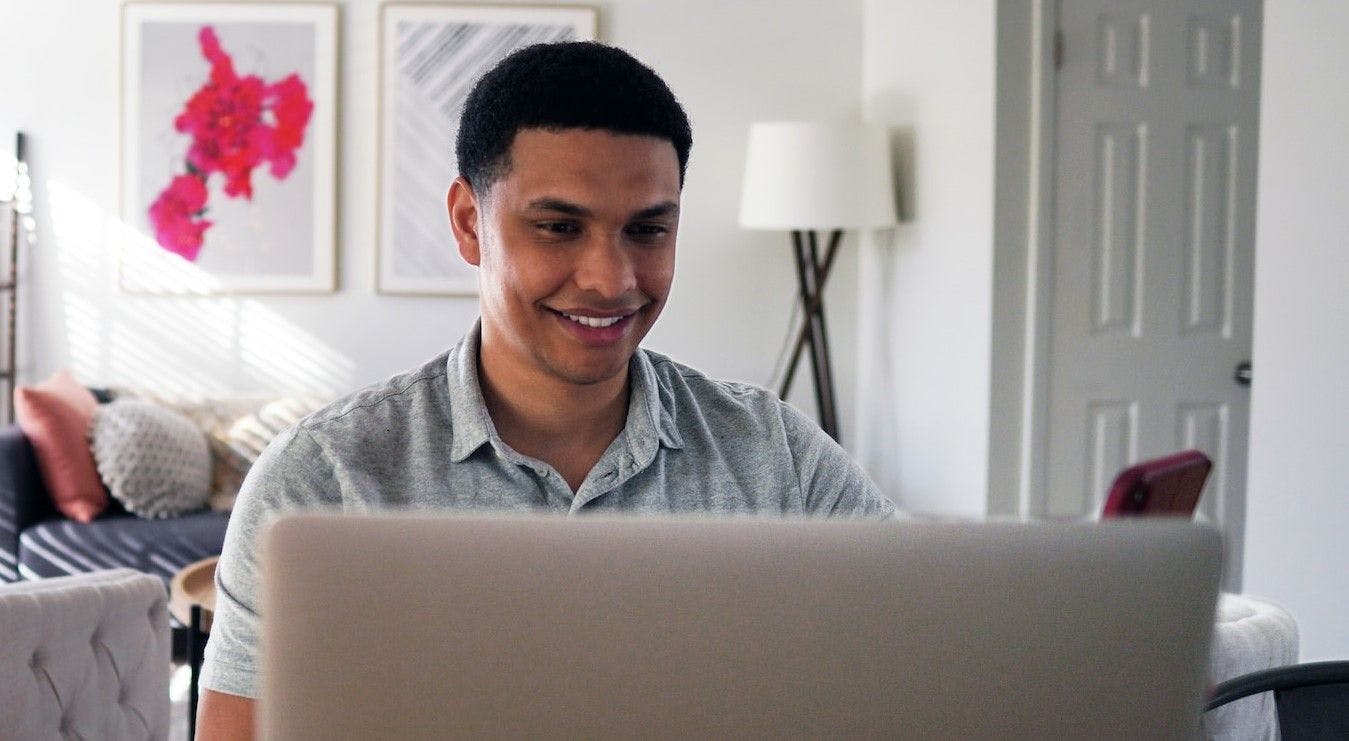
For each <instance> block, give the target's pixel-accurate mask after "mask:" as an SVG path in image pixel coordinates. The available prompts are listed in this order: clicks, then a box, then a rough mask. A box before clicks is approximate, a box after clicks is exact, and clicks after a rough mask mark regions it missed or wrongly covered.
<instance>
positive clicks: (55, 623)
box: [0, 569, 170, 739]
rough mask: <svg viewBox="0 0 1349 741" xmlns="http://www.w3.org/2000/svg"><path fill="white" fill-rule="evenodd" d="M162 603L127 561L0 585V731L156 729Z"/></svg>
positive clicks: (40, 734) (160, 722)
mask: <svg viewBox="0 0 1349 741" xmlns="http://www.w3.org/2000/svg"><path fill="white" fill-rule="evenodd" d="M167 603H168V595H167V593H166V592H165V590H164V584H163V582H161V581H160V580H159V579H157V578H155V577H153V576H150V575H148V574H142V573H140V572H138V571H133V570H131V569H111V570H107V571H96V572H92V573H88V574H80V575H77V576H68V577H58V578H54V579H43V580H40V581H31V582H20V583H17V584H7V585H3V586H0V736H3V737H4V738H16V739H21V738H89V739H95V738H97V739H144V738H166V737H167V736H168V732H169V707H170V704H169V669H170V666H169V643H170V640H169V611H168V605H167Z"/></svg>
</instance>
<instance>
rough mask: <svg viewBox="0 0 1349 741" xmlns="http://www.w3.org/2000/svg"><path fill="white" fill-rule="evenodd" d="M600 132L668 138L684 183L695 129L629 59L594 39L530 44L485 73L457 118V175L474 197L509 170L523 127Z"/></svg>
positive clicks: (660, 84)
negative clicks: (461, 113)
mask: <svg viewBox="0 0 1349 741" xmlns="http://www.w3.org/2000/svg"><path fill="white" fill-rule="evenodd" d="M529 128H540V129H547V130H561V129H598V130H603V131H611V132H614V133H618V134H638V135H645V136H654V137H658V138H661V139H667V140H669V142H670V143H671V144H673V145H674V149H675V154H676V155H678V157H679V184H680V186H681V187H682V186H683V184H684V171H685V170H686V169H687V165H688V160H689V149H690V148H691V147H692V146H693V131H692V130H691V129H690V128H689V119H688V116H687V115H685V113H684V109H683V107H681V106H680V105H679V100H678V99H676V98H675V95H674V93H672V92H670V88H669V87H668V86H667V85H666V84H665V81H664V80H662V79H660V76H658V75H657V74H656V73H655V72H654V71H653V70H652V69H651V68H650V67H647V66H646V65H644V64H642V63H641V62H639V61H637V59H635V58H634V57H633V56H632V55H631V54H628V53H627V52H625V51H623V50H622V49H618V48H615V47H612V46H606V45H604V44H600V43H596V42H594V41H570V42H563V43H556V44H535V45H533V46H527V47H525V48H523V49H520V50H518V51H516V52H514V53H512V54H511V55H510V56H507V57H506V58H505V59H503V60H501V62H500V63H498V64H497V65H496V66H495V67H493V68H492V69H491V70H489V71H488V72H487V74H485V75H483V76H482V78H481V79H479V80H478V82H477V84H475V85H474V86H473V90H472V91H471V92H469V94H468V99H467V100H466V101H465V102H464V112H463V115H462V116H461V117H460V119H459V136H458V139H457V141H456V142H455V154H456V156H457V157H458V159H459V174H460V175H461V176H462V177H463V178H464V179H466V180H467V181H468V183H469V185H471V186H472V187H473V189H474V190H475V191H477V192H478V193H479V194H483V193H486V192H487V190H489V189H490V188H491V187H492V184H493V183H495V182H496V180H497V179H498V178H500V177H501V176H503V175H504V174H506V172H508V171H509V170H510V148H511V143H512V142H514V141H515V135H516V133H517V132H519V131H520V130H521V129H529Z"/></svg>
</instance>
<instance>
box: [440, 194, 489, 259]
mask: <svg viewBox="0 0 1349 741" xmlns="http://www.w3.org/2000/svg"><path fill="white" fill-rule="evenodd" d="M445 207H446V208H447V209H448V211H449V214H450V229H451V230H453V231H454V239H455V241H456V242H458V243H459V255H460V257H463V258H464V262H466V263H468V264H469V265H474V266H476V265H478V264H479V263H481V262H482V242H481V241H480V239H479V230H478V222H479V217H480V216H481V214H482V211H481V209H479V207H478V196H477V195H476V194H474V192H473V186H471V185H469V184H468V181H467V180H465V179H463V178H462V177H459V178H455V179H454V182H453V183H451V184H450V192H449V193H448V194H446V196H445Z"/></svg>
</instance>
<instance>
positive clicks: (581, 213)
mask: <svg viewBox="0 0 1349 741" xmlns="http://www.w3.org/2000/svg"><path fill="white" fill-rule="evenodd" d="M525 208H527V209H528V210H530V211H556V212H557V213H560V214H566V215H567V216H576V217H586V216H591V215H593V213H592V212H591V210H590V209H588V208H586V207H585V206H581V205H579V204H575V203H572V202H571V201H564V200H562V199H561V198H548V197H545V198H536V199H534V200H532V201H530V202H529V203H527V204H525ZM678 214H679V204H678V203H675V202H674V201H665V202H664V203H657V204H656V205H654V206H647V207H646V208H644V209H642V210H640V211H638V212H637V213H635V214H633V215H632V218H633V219H638V220H640V219H658V218H661V217H663V216H676V215H678Z"/></svg>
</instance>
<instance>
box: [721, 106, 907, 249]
mask: <svg viewBox="0 0 1349 741" xmlns="http://www.w3.org/2000/svg"><path fill="white" fill-rule="evenodd" d="M747 150H748V151H747V154H746V157H745V181H744V187H743V188H742V189H741V193H740V225H741V226H743V227H746V228H748V229H802V230H805V229H844V228H849V227H854V228H872V229H874V228H881V227H887V226H894V225H895V195H894V175H893V169H892V165H891V162H890V140H889V137H888V136H887V134H886V132H885V129H883V128H881V127H880V126H876V125H872V124H864V123H857V122H848V123H801V122H773V123H756V124H754V125H752V126H750V129H749V145H748V147H747Z"/></svg>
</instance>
